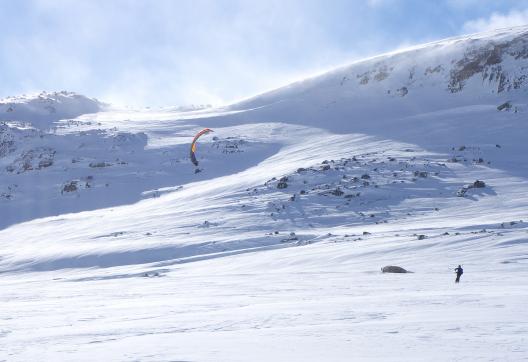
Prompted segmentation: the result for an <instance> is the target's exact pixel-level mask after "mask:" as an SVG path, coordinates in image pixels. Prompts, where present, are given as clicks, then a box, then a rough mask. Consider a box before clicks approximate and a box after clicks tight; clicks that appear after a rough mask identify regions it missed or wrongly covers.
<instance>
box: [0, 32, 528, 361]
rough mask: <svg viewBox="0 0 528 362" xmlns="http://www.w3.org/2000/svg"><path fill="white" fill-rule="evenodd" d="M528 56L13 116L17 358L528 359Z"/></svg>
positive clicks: (451, 43) (514, 50)
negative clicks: (259, 91)
mask: <svg viewBox="0 0 528 362" xmlns="http://www.w3.org/2000/svg"><path fill="white" fill-rule="evenodd" d="M527 49H528V28H527V27H521V28H514V29H506V30H501V31H497V32H490V33H485V34H478V35H472V36H468V37H460V38H456V39H448V40H445V41H440V42H436V43H431V44H426V45H423V46H419V47H415V48H412V49H408V50H404V51H400V52H395V53H391V54H386V55H382V56H379V57H376V58H373V59H368V60H365V61H361V62H357V63H354V64H352V65H350V66H347V67H344V68H340V69H337V70H334V71H332V72H330V73H327V74H323V75H321V76H318V77H314V78H311V79H308V80H305V81H303V82H299V83H295V84H292V85H289V86H287V87H284V88H281V89H278V90H276V91H273V92H270V93H266V94H263V95H260V96H256V97H253V98H251V99H248V100H245V101H243V102H240V103H237V104H234V105H232V106H229V107H226V108H224V109H216V110H211V109H200V110H193V111H190V112H184V111H182V110H181V109H177V108H175V109H172V110H164V111H115V110H114V111H103V112H99V113H95V114H84V115H80V114H83V113H91V111H89V110H88V111H87V109H86V108H84V106H83V107H79V108H75V107H73V108H72V109H70V111H71V113H69V114H77V115H80V116H79V117H77V118H75V119H71V117H73V116H64V114H66V113H61V114H62V116H60V117H52V118H47V119H46V122H47V123H46V124H47V126H46V127H43V126H42V125H43V123H42V122H41V121H42V118H41V113H40V111H36V113H31V112H33V111H31V112H30V111H27V112H28V113H25V114H21V116H20V117H15V118H11V119H9V122H5V123H4V124H3V125H2V126H1V128H0V141H1V143H0V180H1V186H0V187H2V188H3V189H1V190H0V214H1V216H2V219H1V220H0V227H1V228H2V230H0V250H1V251H0V271H1V272H2V274H0V283H1V285H2V287H3V288H2V290H3V293H2V295H1V296H0V300H1V301H2V306H3V308H2V309H1V311H0V320H2V322H3V323H2V325H0V342H2V343H0V352H1V353H3V355H5V356H7V357H6V358H7V359H8V360H21V361H25V360H37V359H47V360H77V361H78V360H94V359H100V360H156V361H158V360H201V361H202V360H207V361H247V360H262V361H268V360H288V361H297V360H298V361H301V360H302V361H306V360H317V361H321V360H331V361H340V360H342V361H349V360H424V359H427V360H439V361H444V360H457V359H458V360H500V361H502V360H522V359H526V358H528V350H527V348H526V346H527V344H526V338H527V336H528V325H527V323H526V321H527V320H528V312H527V310H526V308H525V304H526V302H528V285H527V284H526V280H527V279H526V278H527V277H528V269H527V268H526V265H527V261H528V255H527V250H526V243H527V241H528V211H527V210H528V196H527V195H528V167H527V166H526V165H527V164H526V161H525V157H526V156H525V155H526V154H527V151H528V146H527V143H526V139H528V138H527V136H528V121H527V120H528V119H527V108H526V95H527V92H528V81H527V80H526V77H527V74H528V50H527ZM82 99H87V98H84V97H83V98H82ZM26 103H28V104H29V103H31V102H26ZM97 104H99V103H97ZM88 108H90V107H88ZM96 111H97V110H96ZM58 113H60V112H58ZM203 127H210V128H213V129H214V133H212V134H210V135H207V136H204V137H202V138H201V139H200V141H199V144H198V150H197V154H198V159H199V161H200V166H199V169H198V171H199V172H196V171H197V170H196V169H195V168H194V166H193V165H192V164H191V163H190V161H189V160H188V151H189V143H190V140H191V139H192V137H193V135H194V134H195V133H196V132H197V131H198V130H200V129H201V128H203ZM460 263H461V264H463V266H464V268H465V270H466V273H465V274H464V275H463V277H462V283H461V284H460V285H455V284H454V283H453V279H454V277H453V274H452V273H453V268H454V267H455V266H456V265H458V264H460ZM390 264H393V265H400V266H403V267H405V268H407V269H410V270H411V271H413V272H414V273H412V274H400V275H387V274H382V273H380V271H379V270H380V267H382V266H385V265H390Z"/></svg>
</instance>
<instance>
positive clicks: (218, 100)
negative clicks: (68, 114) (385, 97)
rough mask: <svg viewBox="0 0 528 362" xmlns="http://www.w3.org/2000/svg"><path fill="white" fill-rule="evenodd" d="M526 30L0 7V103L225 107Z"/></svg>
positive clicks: (271, 5)
mask: <svg viewBox="0 0 528 362" xmlns="http://www.w3.org/2000/svg"><path fill="white" fill-rule="evenodd" d="M527 23H528V0H511V1H510V0H489V1H488V0H266V1H256V0H189V1H187V0H172V1H169V0H150V1H147V0H128V1H125V0H86V1H81V0H0V24H1V31H0V46H1V49H2V51H1V53H0V97H5V96H8V95H16V94H22V93H32V92H38V91H41V90H48V91H53V90H71V91H75V92H79V93H82V94H85V95H88V96H91V97H97V98H100V99H101V100H105V101H109V102H114V103H118V104H129V105H136V106H147V105H150V106H166V105H184V104H203V103H212V104H222V103H226V102H230V101H233V100H236V99H240V98H244V97H247V96H250V95H253V94H256V93H259V92H262V91H265V90H268V89H271V88H274V87H277V86H280V85H284V84H286V83H289V82H291V81H293V80H296V79H299V78H302V77H303V76H306V75H310V74H314V73H317V72H320V71H322V70H325V69H329V68H332V67H333V66H338V65H342V64H345V63H347V62H350V61H353V60H357V59H359V58H362V57H366V56H370V55H375V54H377V53H381V52H386V51H390V50H393V49H396V48H399V47H403V46H408V45H411V44H416V43H421V42H425V41H431V40H437V39H441V38H445V37H449V36H453V35H459V34H463V33H469V32H477V31H480V30H486V29H492V28H497V27H505V26H511V25H522V24H527Z"/></svg>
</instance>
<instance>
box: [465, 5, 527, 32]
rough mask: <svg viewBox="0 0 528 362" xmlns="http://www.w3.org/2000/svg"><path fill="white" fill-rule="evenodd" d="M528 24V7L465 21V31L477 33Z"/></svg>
mask: <svg viewBox="0 0 528 362" xmlns="http://www.w3.org/2000/svg"><path fill="white" fill-rule="evenodd" d="M527 24H528V9H526V10H511V11H510V12H509V13H508V14H500V13H493V14H491V16H490V17H489V18H479V19H476V20H471V21H468V22H466V23H464V27H463V30H464V32H465V33H477V32H480V31H488V30H494V29H500V28H509V27H513V26H519V25H527Z"/></svg>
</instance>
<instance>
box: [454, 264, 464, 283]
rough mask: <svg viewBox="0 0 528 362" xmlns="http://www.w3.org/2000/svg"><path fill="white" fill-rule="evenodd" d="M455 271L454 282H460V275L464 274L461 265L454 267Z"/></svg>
mask: <svg viewBox="0 0 528 362" xmlns="http://www.w3.org/2000/svg"><path fill="white" fill-rule="evenodd" d="M455 273H456V275H457V277H456V279H455V283H458V282H460V277H461V276H462V274H464V269H462V267H461V266H460V265H459V266H458V268H455Z"/></svg>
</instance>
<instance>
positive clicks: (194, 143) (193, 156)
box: [191, 128, 213, 166]
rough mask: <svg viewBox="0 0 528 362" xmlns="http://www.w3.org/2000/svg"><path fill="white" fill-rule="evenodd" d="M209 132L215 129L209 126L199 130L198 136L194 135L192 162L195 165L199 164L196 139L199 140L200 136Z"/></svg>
mask: <svg viewBox="0 0 528 362" xmlns="http://www.w3.org/2000/svg"><path fill="white" fill-rule="evenodd" d="M209 132H213V130H212V129H209V128H204V129H202V130H201V131H200V132H198V133H197V134H196V136H194V139H193V141H192V143H191V161H192V163H193V164H194V165H195V166H198V160H197V159H196V155H195V152H196V141H198V138H200V137H201V136H203V135H204V134H208V133H209Z"/></svg>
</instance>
